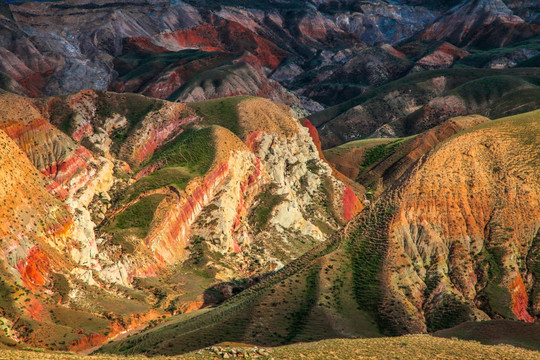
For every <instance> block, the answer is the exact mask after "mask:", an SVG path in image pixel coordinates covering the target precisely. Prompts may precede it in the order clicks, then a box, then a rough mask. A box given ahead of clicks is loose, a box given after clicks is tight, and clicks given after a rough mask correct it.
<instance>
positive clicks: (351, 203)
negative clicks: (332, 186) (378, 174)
mask: <svg viewBox="0 0 540 360" xmlns="http://www.w3.org/2000/svg"><path fill="white" fill-rule="evenodd" d="M302 125H303V126H305V127H306V128H307V129H308V131H309V135H310V136H311V139H312V140H313V143H314V144H315V146H316V147H317V151H318V152H319V157H320V158H321V159H322V160H324V161H325V162H326V163H327V164H328V165H329V166H330V168H331V169H332V175H334V176H335V177H336V178H338V179H339V180H341V181H342V182H343V183H344V185H345V188H344V190H343V195H342V199H341V202H342V204H343V217H344V218H345V220H347V221H349V220H351V219H352V218H353V217H355V215H356V214H358V213H359V212H360V211H362V209H363V208H364V205H362V203H361V202H360V200H359V199H358V197H357V196H356V194H355V192H354V191H353V190H352V189H351V188H350V187H349V183H351V182H352V181H351V180H350V179H349V178H347V177H346V176H345V175H343V174H342V173H340V172H339V171H337V170H336V169H335V168H334V167H333V166H332V165H331V164H330V163H329V162H328V161H327V160H326V158H325V157H324V154H323V151H322V147H321V140H320V139H319V133H318V131H317V128H315V126H313V124H312V123H311V121H309V120H308V119H304V121H303V122H302Z"/></svg>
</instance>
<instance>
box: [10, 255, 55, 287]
mask: <svg viewBox="0 0 540 360" xmlns="http://www.w3.org/2000/svg"><path fill="white" fill-rule="evenodd" d="M50 270H51V264H50V260H49V256H48V255H47V254H46V253H44V252H43V251H41V249H40V248H39V247H38V246H34V247H33V248H31V249H30V251H29V252H28V254H27V255H26V257H25V258H24V259H21V260H19V262H18V263H17V271H18V272H19V274H20V275H21V277H22V281H23V283H24V284H25V285H26V287H28V288H29V289H31V290H34V289H36V288H38V287H40V286H43V285H45V284H46V283H47V281H48V276H49V272H50Z"/></svg>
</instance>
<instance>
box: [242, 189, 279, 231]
mask: <svg viewBox="0 0 540 360" xmlns="http://www.w3.org/2000/svg"><path fill="white" fill-rule="evenodd" d="M283 200H285V196H284V195H276V194H274V193H272V189H268V190H266V191H263V192H261V193H260V194H259V195H257V198H256V199H255V203H257V204H258V205H257V206H256V207H255V210H254V211H253V213H252V215H251V219H250V220H251V222H252V223H253V224H254V226H255V227H256V228H257V229H263V228H264V227H265V226H266V224H267V222H268V219H269V218H270V214H271V213H272V210H274V209H275V208H276V206H278V205H279V204H281V203H282V202H283Z"/></svg>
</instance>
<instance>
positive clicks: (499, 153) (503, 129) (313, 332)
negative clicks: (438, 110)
mask: <svg viewBox="0 0 540 360" xmlns="http://www.w3.org/2000/svg"><path fill="white" fill-rule="evenodd" d="M539 116H540V114H539V112H538V111H535V112H531V113H526V114H523V115H518V116H514V117H507V118H503V119H499V120H493V121H488V120H487V119H482V118H471V119H468V120H464V119H456V120H452V121H453V122H454V125H452V124H449V125H448V127H449V128H450V129H455V126H456V125H455V124H462V125H461V126H463V128H464V129H463V130H461V131H456V132H457V133H456V134H455V135H453V136H449V137H447V138H446V139H445V140H442V141H440V143H439V144H438V145H436V146H435V147H434V148H433V150H431V151H429V152H427V154H426V155H425V156H423V157H421V158H420V160H418V161H416V162H415V163H414V164H412V165H411V166H410V168H409V169H408V170H407V171H405V172H404V173H403V175H401V176H399V177H397V178H396V179H395V180H394V182H393V183H392V184H391V185H390V186H389V187H388V189H387V190H386V191H384V192H383V193H382V194H381V195H380V197H379V198H377V199H376V200H375V201H374V202H373V203H372V204H371V205H370V206H369V207H368V208H366V209H365V210H364V211H363V212H362V213H360V214H359V215H358V216H357V217H356V218H355V219H353V220H352V221H351V222H349V223H348V224H347V226H345V227H344V228H343V229H342V230H341V231H340V232H339V233H337V234H335V235H334V236H332V237H331V238H330V239H329V240H328V241H327V242H325V243H323V244H321V245H319V246H317V247H316V248H314V249H313V250H311V251H310V252H308V253H306V254H305V255H303V256H302V257H300V258H298V259H297V260H295V261H293V262H292V263H291V264H290V265H288V266H286V267H285V268H283V269H282V270H281V271H279V272H277V273H276V274H274V275H273V276H271V277H269V278H267V279H266V280H264V281H262V282H261V283H259V284H257V285H255V286H253V287H251V288H249V289H247V290H245V291H244V292H242V293H241V294H239V295H237V296H235V297H233V298H231V299H230V300H229V301H227V302H226V303H225V304H223V305H221V306H220V307H218V308H216V309H213V310H209V311H207V312H205V313H201V314H199V315H198V316H191V317H189V318H186V317H182V316H180V317H177V318H173V319H171V320H169V321H167V322H165V323H164V324H162V325H160V326H159V327H156V328H154V329H149V330H147V331H146V332H143V333H141V334H139V335H135V336H132V337H130V338H129V339H125V340H121V341H118V342H114V343H112V344H110V345H106V346H105V347H103V348H102V351H104V352H119V353H125V354H133V353H146V354H158V353H159V354H178V353H183V352H186V351H191V350H194V349H197V348H200V347H205V346H209V345H212V344H215V343H218V342H223V341H232V342H247V343H252V344H258V345H263V346H275V345H279V344H287V343H291V342H300V341H314V340H321V339H325V338H335V337H358V336H363V337H374V336H380V334H393V335H400V334H406V333H420V332H425V331H430V332H433V331H437V330H440V329H445V328H450V327H453V326H455V325H458V324H460V323H463V322H465V321H467V320H484V321H485V320H489V319H499V318H504V319H510V320H521V321H524V322H533V321H535V319H536V318H537V316H538V291H537V288H538V281H537V279H538V277H537V276H538V274H537V271H536V268H537V260H538V259H537V245H538V244H537V243H538V242H537V240H538V239H537V238H538V235H537V232H538V221H539V214H538V211H537V209H538V203H537V202H538V199H539V197H538V191H539V190H540V189H539V187H538V182H537V181H536V180H537V179H538V172H539V168H538V164H539V163H538V160H539V159H538V152H537V151H536V149H537V147H538V141H539V140H540V137H539V136H538V134H539V129H538V125H539V124H540V123H539V121H538V120H539ZM475 124H477V125H475ZM467 126H468V127H467ZM435 133H437V132H436V131H435ZM425 136H429V137H433V134H426V135H425ZM441 209H444V211H441ZM484 324H486V325H487V324H489V322H485V323H484ZM518 333H519V330H518Z"/></svg>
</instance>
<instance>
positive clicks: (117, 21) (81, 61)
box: [0, 0, 540, 113]
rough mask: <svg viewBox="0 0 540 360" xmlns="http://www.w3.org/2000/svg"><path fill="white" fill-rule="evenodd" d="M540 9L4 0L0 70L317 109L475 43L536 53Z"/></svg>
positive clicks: (497, 1) (504, 53)
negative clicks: (257, 98) (259, 99)
mask: <svg viewBox="0 0 540 360" xmlns="http://www.w3.org/2000/svg"><path fill="white" fill-rule="evenodd" d="M147 8H152V11H151V12H148V11H145V9H147ZM539 13H540V12H539V9H538V7H536V6H535V5H534V4H533V3H529V2H525V1H522V2H519V1H507V2H506V3H505V2H503V1H502V0H481V1H479V0H478V1H477V0H474V1H473V0H465V1H462V2H457V1H452V2H436V3H434V2H426V1H392V2H387V1H375V0H372V1H363V2H361V3H358V2H351V1H348V0H339V1H307V0H287V1H264V2H263V1H251V2H245V1H227V2H223V1H221V2H218V1H184V2H182V1H165V0H135V1H130V2H118V1H115V0H100V1H98V2H96V1H87V0H73V1H60V2H56V1H52V2H50V1H43V2H35V1H29V2H7V3H5V4H3V5H2V11H1V13H0V29H1V32H2V34H3V41H2V43H0V53H1V54H2V60H1V61H0V72H1V73H2V76H1V77H0V78H1V79H2V81H1V84H2V87H3V88H5V89H7V90H9V91H12V92H16V93H19V94H24V95H29V96H34V97H39V96H43V95H66V94H71V93H75V92H78V91H80V90H84V89H94V90H112V91H117V92H137V93H141V94H144V95H147V96H152V97H158V98H161V99H169V100H176V99H179V100H180V101H200V100H205V99H213V98H218V97H223V96H230V95H252V96H263V97H267V98H271V99H273V100H279V101H282V102H285V103H287V104H288V105H291V106H293V107H295V108H297V109H298V111H301V112H304V113H305V112H317V111H320V110H321V109H322V108H323V107H324V106H328V105H336V104H338V103H340V102H342V101H343V100H345V99H346V98H349V97H354V96H357V95H360V94H362V93H364V92H366V91H368V90H371V89H373V88H374V87H377V86H380V85H383V84H385V83H387V82H390V81H394V80H398V79H400V78H402V77H403V76H406V75H408V74H410V73H414V72H416V71H419V70H426V69H427V70H430V69H439V68H448V67H453V66H454V65H455V64H456V61H458V60H460V59H463V61H468V59H469V58H470V59H472V58H477V57H478V53H479V52H480V53H481V52H489V51H492V52H491V53H489V54H485V56H487V57H488V58H489V59H490V61H492V62H493V65H491V66H503V67H514V66H516V65H517V64H518V63H519V62H523V61H525V60H528V59H530V58H533V57H535V56H538V55H539V54H540V52H539V50H538V37H539V36H540V25H538V24H537V19H538V14H539ZM501 49H506V50H501ZM493 50H497V51H493ZM501 57H504V59H501ZM513 59H516V60H517V62H516V61H514V60H513ZM495 64H497V65H495ZM475 66H476V65H475Z"/></svg>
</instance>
